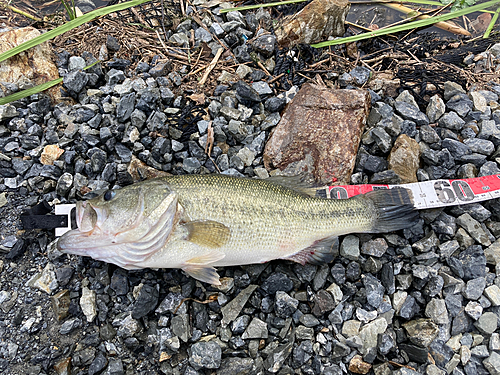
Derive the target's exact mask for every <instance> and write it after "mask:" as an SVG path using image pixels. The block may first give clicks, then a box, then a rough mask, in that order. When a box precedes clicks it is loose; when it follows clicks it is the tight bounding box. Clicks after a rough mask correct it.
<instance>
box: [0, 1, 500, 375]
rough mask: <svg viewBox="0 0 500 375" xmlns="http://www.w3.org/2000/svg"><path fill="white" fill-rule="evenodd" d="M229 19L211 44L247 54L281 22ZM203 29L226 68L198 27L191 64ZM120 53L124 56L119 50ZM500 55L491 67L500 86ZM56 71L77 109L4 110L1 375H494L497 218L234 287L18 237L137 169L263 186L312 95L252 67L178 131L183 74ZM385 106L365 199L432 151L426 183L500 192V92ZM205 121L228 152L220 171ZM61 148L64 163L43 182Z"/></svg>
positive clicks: (455, 224)
mask: <svg viewBox="0 0 500 375" xmlns="http://www.w3.org/2000/svg"><path fill="white" fill-rule="evenodd" d="M194 4H195V5H196V2H194ZM188 8H189V7H188ZM218 10H219V8H215V9H214V10H213V12H214V14H215V15H216V17H217V18H216V20H217V22H212V21H210V22H208V19H207V22H208V23H207V27H208V28H209V29H210V31H211V33H212V35H216V36H217V37H218V38H220V39H223V40H224V41H226V42H227V41H231V40H234V41H235V43H236V42H238V41H239V40H240V39H239V35H243V34H244V35H246V36H248V37H249V38H252V37H253V36H255V34H254V33H255V32H256V30H257V25H258V24H259V22H260V21H261V20H262V22H263V24H265V22H266V20H269V19H268V18H266V14H267V13H266V12H264V11H262V10H259V11H258V12H256V13H255V14H253V13H248V14H241V13H239V12H231V13H228V14H227V16H225V17H221V16H220V15H219V13H218ZM204 22H205V20H204ZM192 29H194V37H195V41H196V44H198V43H201V42H204V43H207V44H208V46H209V47H210V48H211V49H212V51H216V50H217V47H218V42H217V41H215V40H214V39H213V38H212V35H211V34H210V33H208V32H207V31H206V30H204V29H203V28H200V27H197V25H196V24H194V23H193V22H191V21H190V20H186V21H184V22H182V23H181V24H180V25H179V26H178V27H177V29H176V30H175V32H173V33H172V35H171V36H170V42H171V44H172V45H177V46H189V37H190V33H191V30H192ZM234 38H236V39H234ZM238 43H239V44H238ZM238 43H237V46H236V47H234V49H233V52H234V54H235V55H236V57H237V59H238V61H239V62H245V61H250V60H251V58H250V55H249V52H250V51H251V48H253V51H255V52H256V53H258V54H259V56H260V59H261V61H263V62H265V66H266V68H267V69H268V70H270V71H272V70H273V64H275V61H274V57H273V54H274V49H275V47H276V45H275V44H276V40H275V38H274V36H272V35H271V34H262V35H261V34H259V35H257V38H255V39H253V41H252V43H251V45H249V44H243V43H241V42H238ZM107 46H108V49H109V50H110V51H116V50H119V48H120V45H119V43H118V42H117V40H116V39H115V40H113V39H108V41H107ZM499 51H500V45H496V46H494V47H493V48H492V50H491V52H486V53H484V54H485V57H488V56H487V55H488V54H490V56H491V58H492V61H493V62H494V63H495V64H496V66H497V67H499V66H500V64H499V60H498V58H499V56H500V53H499ZM59 59H60V61H59V69H60V73H61V75H63V76H64V85H63V87H64V89H65V93H66V95H68V96H71V97H72V98H74V99H75V101H76V104H75V105H72V106H70V105H66V104H64V103H61V104H58V105H56V106H51V105H50V102H49V101H48V100H47V98H45V97H44V96H43V95H33V96H31V97H29V98H26V99H23V100H19V101H17V102H15V103H13V104H10V105H4V106H0V214H1V215H2V222H1V223H0V232H1V236H0V337H1V340H0V372H2V373H5V374H33V375H36V374H54V373H57V374H66V373H71V374H91V375H93V374H115V375H119V374H211V373H220V374H264V373H279V374H336V375H337V374H347V373H366V372H368V371H371V372H370V373H375V374H376V375H390V374H394V375H411V374H428V375H431V374H432V375H434V374H436V375H437V374H445V373H448V374H453V375H463V374H465V375H476V374H484V375H488V374H490V375H498V374H500V354H499V353H500V338H499V335H498V327H499V326H500V242H498V240H497V239H498V238H499V236H500V203H499V202H498V200H493V201H488V202H484V203H482V204H474V205H469V206H461V207H448V208H444V209H435V210H428V211H423V212H421V218H422V219H421V221H420V223H419V224H418V225H417V226H416V227H414V228H410V229H407V230H404V231H401V232H398V233H393V234H383V235H349V236H345V237H343V238H341V239H340V246H339V248H338V250H337V251H338V256H337V257H336V259H335V260H334V261H333V262H332V263H330V264H328V265H322V266H313V265H306V266H300V265H297V264H292V263H289V262H284V261H274V262H271V263H269V264H261V265H251V266H244V267H227V268H221V269H219V270H218V272H219V274H220V275H221V277H222V280H221V281H222V286H220V287H212V286H209V285H206V284H202V283H200V282H198V281H195V280H193V279H191V278H189V277H187V276H186V275H184V274H183V273H182V272H181V271H179V270H143V271H131V272H128V271H124V270H121V269H119V268H117V267H115V266H113V265H108V264H104V263H101V262H97V261H93V260H92V259H89V258H82V257H74V256H71V257H69V256H67V255H62V254H60V253H58V252H57V251H56V250H55V249H54V244H53V240H54V239H55V238H54V236H53V234H52V233H49V231H26V232H24V231H19V230H20V229H21V224H20V219H19V215H20V213H21V212H22V211H23V210H25V209H27V208H30V207H32V206H34V205H35V204H37V203H39V202H41V201H42V200H46V201H47V202H49V203H50V204H52V205H53V204H58V203H67V202H74V201H75V200H80V199H85V194H86V193H87V192H89V191H91V190H95V191H98V190H104V189H108V188H113V187H119V186H124V185H127V184H130V183H132V181H133V179H132V176H131V175H130V174H129V173H128V171H127V166H128V163H129V162H130V161H131V160H132V159H133V158H134V159H135V158H137V159H139V160H140V161H142V162H143V163H145V164H146V165H147V166H149V167H152V168H155V169H157V170H159V171H163V172H169V173H173V174H185V173H215V172H219V171H220V172H222V173H225V174H230V175H237V176H242V175H245V176H248V177H254V176H258V177H261V178H265V177H267V176H268V175H269V172H270V171H267V170H266V169H265V168H264V166H263V149H264V146H265V142H266V140H267V139H268V137H269V134H270V132H271V131H272V129H273V128H274V127H275V126H276V124H277V123H278V122H279V121H280V118H281V114H282V111H283V109H284V108H285V105H286V103H287V101H289V99H290V98H291V97H293V95H294V93H295V92H296V91H297V89H298V87H293V88H291V89H290V90H289V91H288V92H286V93H285V92H275V91H274V87H273V86H271V85H269V84H268V82H266V80H265V79H266V74H265V73H264V72H263V71H261V70H260V69H257V68H255V67H254V66H253V65H252V64H248V65H242V66H241V67H240V68H241V69H238V71H239V72H237V74H239V75H240V76H241V77H242V78H245V77H246V78H245V80H241V81H239V82H237V80H236V81H235V82H232V83H231V82H229V83H227V84H224V85H220V86H218V87H217V88H216V89H215V91H214V93H213V95H212V96H211V97H209V98H208V99H207V101H206V103H205V105H203V106H202V107H203V108H201V109H203V110H204V111H205V112H204V115H200V117H199V118H198V119H197V121H195V122H194V123H193V124H191V125H190V126H188V127H181V126H177V122H176V121H177V120H176V118H177V117H175V116H177V115H178V114H179V113H181V112H182V111H183V110H185V109H186V108H190V105H192V104H193V103H191V102H190V100H189V99H188V98H187V94H186V93H182V91H181V90H180V89H181V88H182V81H181V80H182V76H183V75H184V74H186V73H185V71H183V70H182V69H181V71H178V72H173V71H171V69H172V68H171V66H170V64H168V63H165V62H157V63H156V64H155V63H153V62H150V63H146V62H143V63H140V64H138V65H137V68H136V70H131V69H129V68H128V67H129V66H130V64H131V62H130V61H127V60H119V59H115V60H112V61H109V62H108V63H106V64H102V65H101V64H99V65H98V66H96V67H95V69H93V70H92V71H91V72H84V71H81V68H82V67H83V66H85V65H86V64H87V63H88V61H89V56H86V57H79V56H70V55H69V54H68V53H66V54H61V55H60V56H59ZM469 60H470V59H469ZM469 60H467V61H469ZM480 62H481V60H480V59H478V62H477V64H479V63H480ZM242 67H244V68H242ZM226 73H227V72H226ZM219 78H221V79H223V78H224V77H219ZM369 78H370V72H369V71H368V69H366V68H365V67H357V68H355V69H353V70H352V71H350V72H345V73H344V74H342V75H340V77H339V78H338V80H337V79H336V78H335V77H333V78H332V79H333V80H335V81H337V82H338V83H339V84H340V85H341V86H342V87H348V88H352V89H354V88H355V86H362V85H364V84H366V82H367V81H368V80H369ZM351 85H352V86H351ZM9 87H10V88H9V90H10V89H12V87H11V86H9ZM14 91H15V90H14ZM380 94H381V95H379V94H378V93H375V92H373V95H372V96H373V98H374V102H373V107H372V110H371V113H370V116H369V119H368V126H367V129H366V134H365V135H364V136H363V138H362V144H361V147H360V150H359V153H358V160H357V163H356V168H355V173H354V174H353V176H352V183H367V182H369V181H371V182H373V181H390V182H394V181H396V182H397V181H398V179H399V176H398V175H397V174H396V173H395V172H394V171H393V170H388V162H387V158H388V156H389V154H390V153H391V150H392V148H393V145H394V141H395V140H396V138H397V137H398V136H400V135H401V134H406V135H408V136H409V137H411V138H413V139H414V140H415V141H416V142H418V144H419V146H420V151H421V157H420V162H421V163H420V168H419V169H418V170H417V171H416V176H417V177H418V179H419V181H426V180H432V179H438V178H471V177H476V176H482V175H489V174H494V173H500V168H499V166H498V164H499V162H500V159H499V158H498V155H499V154H500V149H499V146H500V104H499V102H498V95H500V85H497V84H492V85H491V86H489V87H487V88H486V89H485V90H476V89H474V88H471V90H469V91H466V90H465V89H464V88H462V87H460V86H458V85H457V84H456V83H453V82H450V83H446V84H445V91H444V95H443V97H442V98H441V97H439V96H435V97H432V98H430V101H429V103H428V105H427V106H425V107H422V106H421V107H419V106H418V104H417V103H416V101H415V98H413V97H412V96H411V94H410V93H409V92H403V93H401V94H400V95H399V97H397V98H395V99H393V98H388V97H384V96H383V95H382V93H380ZM209 120H210V121H212V124H211V127H212V128H213V132H214V138H215V142H216V145H215V147H213V150H212V154H211V155H210V157H207V155H206V154H205V152H204V149H205V145H206V142H207V132H208V127H209V122H208V121H209ZM53 144H57V145H58V147H60V148H61V149H62V150H64V153H63V154H62V156H61V157H60V158H59V160H56V161H55V162H54V165H43V164H41V163H40V157H41V155H42V153H43V150H44V147H45V146H46V145H53ZM417 157H418V156H417ZM396 364H399V365H396ZM70 368H71V370H70Z"/></svg>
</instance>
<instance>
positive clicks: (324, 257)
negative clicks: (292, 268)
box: [283, 237, 339, 265]
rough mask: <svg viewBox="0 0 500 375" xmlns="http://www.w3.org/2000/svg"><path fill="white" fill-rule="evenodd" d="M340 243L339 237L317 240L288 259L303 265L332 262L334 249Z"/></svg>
mask: <svg viewBox="0 0 500 375" xmlns="http://www.w3.org/2000/svg"><path fill="white" fill-rule="evenodd" d="M338 245H339V239H338V237H328V238H324V239H322V240H319V241H316V242H315V243H314V244H312V245H311V246H309V247H307V248H305V249H303V250H300V251H299V252H298V253H295V254H293V255H292V256H289V257H287V258H283V259H288V260H291V261H294V262H297V263H300V264H302V265H304V264H306V263H310V264H323V263H330V262H331V261H332V260H333V257H334V249H335V248H337V247H338Z"/></svg>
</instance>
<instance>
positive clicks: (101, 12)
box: [0, 0, 151, 62]
mask: <svg viewBox="0 0 500 375" xmlns="http://www.w3.org/2000/svg"><path fill="white" fill-rule="evenodd" d="M148 1H151V0H132V1H127V2H125V3H120V4H116V5H111V6H109V7H105V8H100V9H96V10H93V11H92V12H89V13H86V14H84V15H83V16H81V17H78V18H75V19H74V20H72V21H69V22H67V23H65V24H64V25H61V26H59V27H56V28H55V29H53V30H50V31H47V32H46V33H45V34H42V35H39V36H37V37H36V38H33V39H31V40H28V41H27V42H24V43H22V44H20V45H18V46H17V47H14V48H11V49H10V50H8V51H5V52H4V53H1V54H0V62H2V61H4V60H7V59H8V58H9V57H12V56H15V55H17V54H18V53H20V52H23V51H26V50H27V49H30V48H32V47H35V46H37V45H39V44H40V43H43V42H46V41H47V40H50V39H52V38H54V37H56V36H58V35H61V34H64V33H65V32H67V31H70V30H72V29H74V28H75V27H78V26H81V25H83V24H84V23H86V22H90V21H92V20H93V19H95V18H97V17H101V16H105V15H107V14H109V13H113V12H118V11H120V10H124V9H127V8H130V7H133V6H137V5H140V4H143V3H146V2H148Z"/></svg>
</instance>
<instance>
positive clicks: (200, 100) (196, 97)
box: [188, 92, 205, 105]
mask: <svg viewBox="0 0 500 375" xmlns="http://www.w3.org/2000/svg"><path fill="white" fill-rule="evenodd" d="M188 98H189V99H191V100H192V101H194V102H196V104H198V105H203V104H205V94H204V93H202V92H201V93H199V94H191V95H189V96H188Z"/></svg>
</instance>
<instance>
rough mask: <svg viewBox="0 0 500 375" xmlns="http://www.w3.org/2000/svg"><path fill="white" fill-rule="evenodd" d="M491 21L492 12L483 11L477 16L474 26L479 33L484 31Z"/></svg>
mask: <svg viewBox="0 0 500 375" xmlns="http://www.w3.org/2000/svg"><path fill="white" fill-rule="evenodd" d="M490 22H491V13H483V14H480V15H479V16H477V18H476V24H475V25H474V28H475V29H476V31H477V32H478V33H484V32H485V31H486V29H487V28H488V25H489V24H490Z"/></svg>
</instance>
